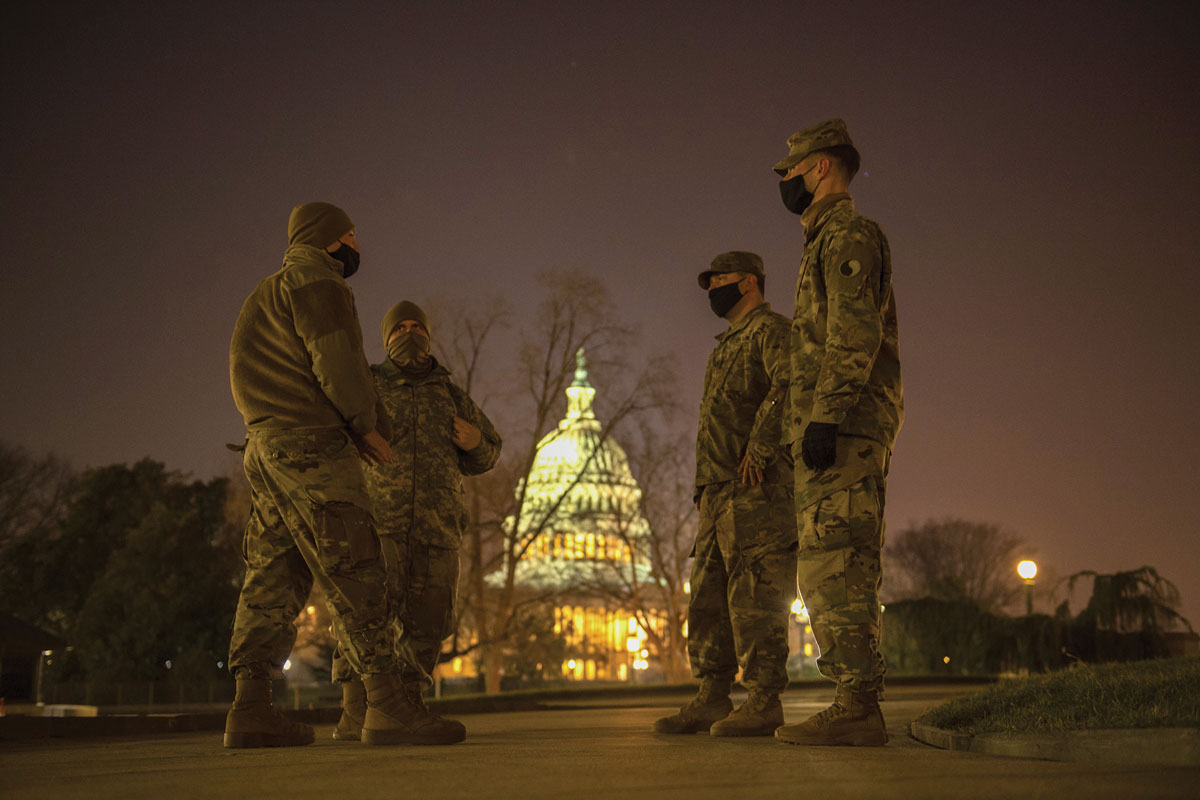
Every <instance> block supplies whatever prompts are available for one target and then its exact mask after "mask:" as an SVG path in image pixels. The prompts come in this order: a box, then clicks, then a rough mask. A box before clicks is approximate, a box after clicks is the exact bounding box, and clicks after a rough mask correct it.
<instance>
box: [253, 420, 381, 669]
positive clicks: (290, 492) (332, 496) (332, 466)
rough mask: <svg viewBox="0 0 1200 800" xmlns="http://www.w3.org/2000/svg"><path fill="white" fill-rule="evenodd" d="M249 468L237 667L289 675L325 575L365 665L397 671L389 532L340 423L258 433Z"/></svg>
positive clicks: (328, 596)
mask: <svg viewBox="0 0 1200 800" xmlns="http://www.w3.org/2000/svg"><path fill="white" fill-rule="evenodd" d="M243 466H244V467H245V470H246V478H247V479H248V480H249V482H250V491H251V506H252V508H251V514H250V521H249V522H248V523H247V525H246V533H245V538H244V540H243V545H242V555H243V558H244V559H245V562H246V578H245V581H244V582H243V584H242V593H241V596H240V597H239V598H238V607H237V614H236V616H235V617H234V622H233V637H232V640H231V641H230V644H229V669H230V671H231V672H233V673H234V675H235V676H237V675H239V674H240V675H242V676H244V677H276V678H277V677H281V676H282V674H283V673H282V666H283V663H284V662H285V661H286V660H287V658H288V655H289V654H290V653H291V651H292V646H293V645H294V644H295V642H296V626H295V619H296V616H297V615H298V614H299V613H300V609H301V607H302V606H303V605H304V602H305V600H307V598H308V594H309V592H310V591H311V590H312V586H313V581H314V580H315V581H316V583H317V585H318V586H320V588H321V593H322V594H323V595H324V596H325V600H326V603H327V604H328V606H329V616H330V618H331V619H332V621H333V632H334V636H335V637H336V639H337V642H338V645H339V646H340V647H341V648H342V649H343V651H344V652H345V654H346V658H347V660H348V661H349V662H350V663H351V665H352V666H353V668H354V669H355V671H357V672H360V673H364V674H374V673H390V672H396V671H397V663H396V657H395V654H394V651H393V650H392V647H391V644H390V639H389V636H388V625H389V623H390V620H391V614H390V611H389V608H388V602H387V594H386V591H385V588H384V569H383V563H382V560H381V558H380V550H379V538H378V536H376V534H375V527H374V522H373V521H372V519H371V514H370V511H369V510H368V509H369V508H370V507H371V506H370V503H369V500H368V499H367V495H366V489H365V486H364V484H363V477H362V470H361V468H360V467H359V463H358V452H357V450H356V449H355V448H354V445H353V444H352V443H351V442H350V438H349V437H348V436H347V435H346V433H344V432H343V431H341V430H339V429H331V428H322V429H314V430H304V431H275V432H269V433H268V432H262V433H255V432H252V433H251V434H250V435H249V437H248V438H247V441H246V451H245V454H244V457H243Z"/></svg>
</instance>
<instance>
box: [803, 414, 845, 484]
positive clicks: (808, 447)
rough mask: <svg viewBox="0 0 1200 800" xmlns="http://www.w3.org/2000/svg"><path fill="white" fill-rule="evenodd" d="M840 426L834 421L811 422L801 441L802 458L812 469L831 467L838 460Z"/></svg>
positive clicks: (819, 469)
mask: <svg viewBox="0 0 1200 800" xmlns="http://www.w3.org/2000/svg"><path fill="white" fill-rule="evenodd" d="M837 432H838V426H837V425H835V424H834V423H832V422H810V423H808V427H807V428H805V429H804V438H803V439H802V440H801V441H800V458H801V460H803V461H804V466H806V467H808V468H809V469H812V470H817V471H818V472H819V471H821V470H825V469H829V468H830V467H832V466H833V463H834V462H835V461H837Z"/></svg>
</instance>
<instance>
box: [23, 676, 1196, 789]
mask: <svg viewBox="0 0 1200 800" xmlns="http://www.w3.org/2000/svg"><path fill="white" fill-rule="evenodd" d="M969 691H972V688H971V687H963V686H937V685H932V686H899V687H895V688H891V687H889V690H888V700H887V701H886V703H885V705H884V713H885V715H886V718H887V722H888V732H889V735H890V736H891V742H890V743H889V744H888V746H886V747H882V748H801V747H790V746H787V745H782V744H779V743H777V742H775V741H774V740H773V739H769V738H763V739H742V740H737V739H733V740H730V739H717V738H713V737H709V736H704V735H694V736H662V735H656V734H654V733H652V732H651V730H650V726H651V724H652V723H653V721H654V720H655V719H656V718H657V717H659V716H662V715H664V714H666V713H670V712H671V711H672V710H673V709H674V708H675V707H677V706H678V705H679V704H680V702H682V699H681V697H680V696H678V695H642V696H638V697H628V696H627V697H618V698H612V699H611V700H608V701H605V700H603V699H602V698H599V697H583V698H578V699H574V700H563V701H553V702H548V701H538V702H541V703H542V704H543V705H544V706H545V708H546V710H531V711H508V712H500V713H492V714H464V715H462V716H461V717H460V719H462V721H463V722H464V723H465V724H466V726H467V730H468V739H467V741H466V742H463V743H462V744H458V745H453V746H451V747H439V748H416V747H409V748H371V747H366V746H363V745H358V744H354V743H339V742H334V741H333V740H332V739H331V738H330V735H331V733H332V730H333V725H332V722H329V723H323V724H321V725H320V726H319V727H318V729H317V741H316V743H315V744H313V745H310V746H308V747H298V748H285V749H278V750H224V749H223V748H222V747H221V737H220V734H219V733H218V732H217V731H215V730H213V731H203V732H180V733H172V734H169V735H168V734H158V735H139V736H118V737H108V738H96V739H36V740H8V741H4V742H0V794H2V795H3V796H4V797H5V798H12V799H13V800H16V799H17V798H47V797H49V798H57V797H76V796H78V797H89V798H90V797H96V798H108V797H112V798H116V797H121V798H126V797H129V796H131V795H132V796H146V797H151V796H164V795H166V796H169V797H172V798H173V800H177V799H178V798H192V797H196V798H203V797H223V798H228V797H244V796H254V797H262V798H276V797H278V798H305V797H318V796H322V797H329V796H344V797H351V798H355V800H358V799H359V798H373V797H397V796H404V797H437V798H442V797H469V798H493V797H495V798H509V797H512V798H548V799H549V798H553V799H554V800H563V798H571V797H582V798H592V797H597V798H610V797H611V798H618V797H620V798H642V797H653V798H659V797H663V798H689V800H695V799H697V798H700V799H703V798H742V797H751V798H754V800H759V798H775V797H780V798H783V797H787V798H795V797H797V796H804V795H806V794H809V795H813V796H816V795H819V796H820V797H821V800H834V799H836V798H843V797H845V798H852V797H872V798H875V797H881V798H892V797H894V798H926V797H928V798H941V797H945V798H1007V797H1021V798H1024V797H1061V798H1072V797H1088V798H1089V799H1090V798H1110V797H1111V798H1121V800H1127V799H1128V798H1129V797H1195V796H1197V794H1198V793H1200V766H1195V767H1178V768H1167V769H1164V768H1161V767H1154V766H1148V765H1139V764H1112V763H1104V764H1086V765H1084V764H1077V763H1064V762H1052V761H1034V760H1024V759H1012V758H997V757H994V756H987V755H979V754H976V753H972V752H957V751H948V750H939V749H935V748H932V747H929V746H927V745H924V744H921V743H919V742H917V741H916V740H914V739H912V738H910V737H909V736H908V735H907V732H908V726H909V723H910V722H911V721H912V720H913V719H914V718H915V717H916V716H917V715H918V714H920V713H921V712H922V711H924V710H925V709H927V708H929V707H930V706H932V705H935V704H937V703H939V702H942V701H943V700H946V699H949V698H950V697H952V696H956V695H959V694H963V693H965V692H969ZM735 699H736V698H735ZM829 699H830V692H829V691H828V689H827V688H825V687H821V688H819V689H818V688H808V687H804V688H801V689H798V690H792V691H789V692H788V693H787V694H786V695H785V698H784V708H785V713H786V716H787V718H788V720H789V721H795V720H799V719H803V718H804V717H806V716H808V715H810V714H812V713H815V712H816V711H818V710H819V709H820V708H822V707H824V706H825V705H826V704H827V703H828V701H829Z"/></svg>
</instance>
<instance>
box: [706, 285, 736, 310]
mask: <svg viewBox="0 0 1200 800" xmlns="http://www.w3.org/2000/svg"><path fill="white" fill-rule="evenodd" d="M741 299H742V290H741V289H739V288H738V285H737V281H734V282H733V283H727V284H725V285H724V286H718V287H717V288H715V289H709V290H708V305H709V307H710V308H711V309H712V310H713V313H714V314H716V315H717V316H718V317H724V316H725V315H726V314H728V313H729V311H730V309H732V308H733V307H734V306H736V305H737V303H738V300H741Z"/></svg>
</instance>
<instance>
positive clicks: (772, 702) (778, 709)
mask: <svg viewBox="0 0 1200 800" xmlns="http://www.w3.org/2000/svg"><path fill="white" fill-rule="evenodd" d="M782 724H783V705H782V704H781V703H780V702H779V695H777V694H775V693H773V692H764V691H761V690H759V689H751V690H750V696H749V697H747V698H746V702H744V703H742V704H741V705H740V706H738V707H737V710H735V711H734V712H733V713H732V714H730V715H729V716H728V717H725V719H722V720H718V721H717V722H714V723H713V726H712V727H711V728H709V729H708V732H709V733H711V734H712V735H713V736H770V735H771V734H772V733H774V732H775V729H776V728H778V727H779V726H780V725H782Z"/></svg>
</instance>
